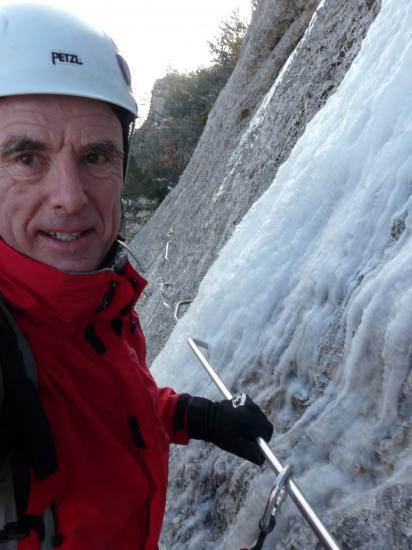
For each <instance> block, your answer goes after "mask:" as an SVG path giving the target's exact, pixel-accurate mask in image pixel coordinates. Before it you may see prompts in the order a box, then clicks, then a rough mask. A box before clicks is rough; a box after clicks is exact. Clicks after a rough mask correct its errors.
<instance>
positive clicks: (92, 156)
mask: <svg viewBox="0 0 412 550" xmlns="http://www.w3.org/2000/svg"><path fill="white" fill-rule="evenodd" d="M105 160H107V159H106V158H105V157H104V155H102V154H101V153H96V152H94V151H93V152H91V153H88V154H87V156H86V161H87V162H88V163H89V164H101V163H102V162H104V161H105Z"/></svg>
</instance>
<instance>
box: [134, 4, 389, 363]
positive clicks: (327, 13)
mask: <svg viewBox="0 0 412 550" xmlns="http://www.w3.org/2000/svg"><path fill="white" fill-rule="evenodd" d="M318 7H319V10H318V12H317V15H316V17H315V18H314V19H312V17H313V15H314V13H315V10H316V9H317V8H318ZM379 7H380V1H379V0H353V1H351V2H347V0H326V1H322V2H319V0H262V2H261V4H260V5H259V7H258V9H257V11H256V13H255V15H254V18H253V21H252V24H251V27H250V29H249V32H248V34H247V36H246V40H245V44H244V47H243V50H242V53H241V56H240V59H239V61H238V64H237V66H236V68H235V70H234V72H233V74H232V76H231V78H230V79H229V81H228V83H227V85H226V87H225V88H224V90H223V91H222V92H221V94H220V96H219V98H218V100H217V102H216V104H215V107H214V109H213V110H212V112H211V114H210V116H209V120H208V123H207V125H206V128H205V131H204V133H203V135H202V137H201V139H200V142H199V144H198V147H197V149H196V151H195V153H194V155H193V157H192V160H191V162H190V163H189V165H188V167H187V169H186V170H185V172H184V174H183V175H182V176H181V178H180V181H179V184H178V185H177V187H176V189H175V190H174V191H173V192H172V193H170V194H169V195H168V196H167V197H166V199H165V200H164V202H163V203H162V204H161V206H160V207H159V209H158V210H157V211H156V213H155V214H154V216H153V217H152V218H151V220H150V221H149V223H147V224H146V226H145V227H144V228H143V229H142V230H141V231H140V232H139V233H138V235H137V236H136V238H135V239H134V240H133V241H132V243H131V246H132V248H133V249H134V250H135V252H136V254H137V256H138V257H139V259H140V261H141V263H142V264H144V265H146V266H150V269H149V270H148V273H147V274H146V276H148V277H149V279H150V281H151V283H152V284H151V285H149V288H148V290H147V292H146V293H145V295H144V296H143V298H142V301H141V303H140V306H139V314H140V317H141V322H142V326H143V329H144V331H145V333H146V337H147V341H148V361H149V363H150V362H151V360H152V359H153V358H154V357H155V356H156V355H157V353H158V352H159V350H160V349H161V348H162V346H163V345H164V343H165V342H166V340H167V338H168V336H169V334H170V332H171V330H172V328H173V326H174V324H175V321H174V320H173V316H172V314H171V311H170V310H167V309H166V308H164V307H163V305H162V303H161V294H160V292H159V288H158V286H157V284H156V281H158V280H159V278H160V282H163V283H167V284H170V285H174V286H166V287H164V293H165V298H166V301H167V302H168V303H169V304H174V303H176V302H177V301H179V300H184V299H192V298H194V297H195V296H196V293H197V289H198V286H199V284H200V282H201V280H202V278H203V276H204V275H205V273H206V272H207V270H208V268H209V267H210V265H211V264H212V263H213V261H214V260H215V259H216V257H217V255H218V253H219V250H220V249H221V247H222V246H223V244H224V243H225V242H226V241H227V240H228V238H229V237H230V236H231V234H232V232H233V230H234V229H235V227H236V225H237V224H238V223H239V222H240V220H241V219H242V217H243V216H244V214H245V213H246V212H247V211H248V210H249V208H250V206H251V205H252V204H253V203H254V202H255V200H256V199H257V198H258V197H259V196H260V195H261V194H262V193H263V192H264V191H265V190H266V189H267V188H268V186H269V185H270V183H271V182H272V181H273V179H274V177H275V175H276V173H277V170H278V168H279V166H280V165H281V164H282V163H283V162H284V161H285V159H287V157H288V155H289V153H290V151H291V149H292V148H293V146H294V145H295V143H296V141H297V139H298V138H299V136H300V135H302V133H303V131H304V129H305V126H306V124H307V123H308V122H309V121H310V120H311V118H312V117H313V116H314V114H315V113H316V112H317V111H318V110H319V109H320V108H321V107H322V105H324V104H325V102H326V101H327V99H328V97H330V96H331V95H332V94H333V93H334V91H335V90H336V88H337V86H338V85H339V83H340V82H341V80H342V79H343V77H344V75H345V73H346V71H347V70H348V67H349V66H350V65H351V63H352V61H353V59H354V57H355V56H356V54H357V53H358V51H359V48H360V45H361V42H362V39H363V37H364V36H365V34H366V32H367V30H368V28H369V25H370V23H371V21H372V20H373V19H374V17H375V16H376V14H377V12H378V11H379ZM310 22H311V24H310V26H309V23H310ZM281 71H282V78H278V76H279V73H280V72H281ZM275 82H276V83H275ZM252 121H253V123H252ZM240 158H241V159H242V160H241V162H240ZM167 242H169V247H168V258H169V260H168V261H167V260H165V258H164V252H165V247H166V244H167Z"/></svg>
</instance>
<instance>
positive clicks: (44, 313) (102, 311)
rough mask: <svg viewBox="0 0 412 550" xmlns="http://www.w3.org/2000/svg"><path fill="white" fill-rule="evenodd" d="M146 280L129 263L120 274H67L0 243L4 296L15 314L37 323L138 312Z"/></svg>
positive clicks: (112, 271) (103, 271) (106, 270)
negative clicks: (138, 301)
mask: <svg viewBox="0 0 412 550" xmlns="http://www.w3.org/2000/svg"><path fill="white" fill-rule="evenodd" d="M145 286H146V281H145V279H143V277H141V276H140V275H139V274H138V273H137V272H136V271H135V270H134V269H133V268H132V266H131V265H130V263H129V262H128V261H126V262H125V264H124V266H122V269H121V272H118V267H117V269H114V268H113V267H104V268H102V269H100V270H98V271H95V272H92V273H66V272H63V271H59V270H58V269H56V268H54V267H51V266H49V265H47V264H44V263H41V262H39V261H37V260H33V259H32V258H29V257H27V256H24V255H23V254H21V253H20V252H17V251H16V250H14V249H13V248H11V247H10V246H8V245H7V244H6V243H5V242H4V241H3V240H1V239H0V292H1V293H2V294H3V296H4V298H5V300H6V302H7V303H8V304H9V306H10V307H11V309H12V311H13V310H14V311H15V312H16V313H20V314H22V315H24V316H25V317H27V316H28V317H33V320H35V321H38V320H41V321H42V322H43V321H47V323H48V322H51V323H57V324H59V323H63V324H66V323H71V322H72V321H75V320H78V319H81V318H83V317H86V318H90V315H91V314H94V313H95V314H98V315H99V316H101V317H102V318H104V317H107V318H108V319H109V318H110V319H112V318H113V317H114V316H116V315H119V313H120V312H121V311H124V310H125V308H126V307H128V308H129V309H131V308H133V306H134V305H135V303H136V301H137V299H138V297H139V296H140V294H141V293H142V291H143V289H144V287H145Z"/></svg>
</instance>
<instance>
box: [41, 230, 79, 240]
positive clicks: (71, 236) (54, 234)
mask: <svg viewBox="0 0 412 550" xmlns="http://www.w3.org/2000/svg"><path fill="white" fill-rule="evenodd" d="M42 233H43V235H46V236H47V237H51V238H52V239H56V240H57V241H64V242H70V241H75V240H76V239H78V238H80V237H81V236H82V235H83V233H85V232H84V231H77V232H76V233H62V232H60V231H42Z"/></svg>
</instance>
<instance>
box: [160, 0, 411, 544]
mask: <svg viewBox="0 0 412 550" xmlns="http://www.w3.org/2000/svg"><path fill="white" fill-rule="evenodd" d="M382 4H383V5H382V9H381V12H380V13H379V15H378V16H377V18H376V20H375V22H374V23H373V24H372V26H371V28H370V30H369V32H368V35H367V37H366V39H365V40H364V42H363V44H362V48H361V51H360V53H359V55H358V56H357V58H356V60H355V62H354V63H353V65H352V67H351V68H350V70H349V72H348V73H347V75H346V77H345V79H344V81H343V83H342V84H341V85H340V87H339V89H338V91H337V92H336V93H335V94H334V95H333V96H332V97H331V98H330V99H329V101H328V102H327V104H326V105H325V107H324V108H323V109H322V110H321V111H320V112H319V113H318V114H317V115H316V116H315V118H314V119H313V120H312V121H311V122H310V124H308V126H307V127H306V131H305V133H304V135H303V136H302V137H301V139H300V140H299V141H298V143H297V144H296V146H295V148H294V149H293V151H292V153H291V155H290V157H289V158H288V160H287V161H286V162H285V163H284V164H283V166H282V167H281V168H280V169H279V171H278V174H277V176H276V178H275V180H274V181H273V183H272V185H271V187H270V188H269V189H268V191H267V192H266V193H265V194H264V195H263V196H262V197H261V198H260V199H259V200H258V201H257V202H256V203H255V205H254V206H253V207H252V208H251V210H250V211H249V212H248V214H247V215H246V216H245V217H244V219H243V221H242V222H241V224H240V225H239V226H238V227H237V229H236V231H235V233H234V234H233V236H232V238H231V239H230V240H229V242H228V243H227V244H226V246H225V247H224V248H223V250H222V251H221V253H220V255H219V257H218V259H217V260H216V262H215V263H214V265H213V266H212V268H211V269H210V270H209V272H208V273H207V275H206V277H205V278H204V280H203V282H202V284H201V286H200V289H199V293H198V296H197V298H196V300H195V301H194V303H193V304H192V306H191V307H190V310H189V312H188V313H187V314H186V315H185V316H184V317H183V318H182V320H181V321H179V323H178V324H177V326H176V328H175V330H174V332H173V334H172V336H171V338H170V339H169V341H168V343H167V345H166V346H165V348H164V349H163V351H162V352H161V353H160V355H159V356H158V357H157V359H156V361H155V363H154V365H153V368H152V372H153V374H154V376H155V378H156V380H157V382H158V383H159V385H170V386H172V387H174V388H175V389H176V390H178V391H185V392H190V393H192V394H196V395H203V396H206V397H210V398H213V399H220V395H219V393H218V392H217V390H216V388H215V387H214V386H213V385H212V383H211V382H210V381H209V379H208V378H207V376H206V374H205V373H204V371H203V370H202V369H201V367H200V366H199V365H198V364H197V362H196V359H195V358H194V356H193V355H192V353H191V352H190V350H189V349H188V347H187V345H186V340H187V338H189V337H198V338H201V339H202V340H205V341H207V342H208V343H209V345H210V349H211V355H210V362H211V364H212V365H213V366H214V367H215V369H216V371H217V372H218V373H219V375H220V377H221V378H222V379H223V380H224V382H225V383H226V385H227V386H228V387H229V388H230V389H231V390H232V391H236V390H241V389H242V390H245V391H247V392H248V393H249V394H250V396H251V397H252V398H253V399H254V400H255V401H256V402H257V403H258V404H260V405H261V406H262V407H263V408H264V409H265V411H266V412H267V413H268V414H269V417H270V418H271V420H272V421H273V422H274V424H275V435H274V437H273V440H272V442H271V447H272V449H273V450H274V452H275V453H277V454H279V456H280V457H281V458H282V460H283V461H284V462H291V463H293V464H294V467H295V474H296V475H295V477H296V479H297V481H298V483H299V485H300V487H301V488H302V490H303V492H304V493H305V496H306V497H307V499H308V501H309V502H310V503H311V504H312V505H313V506H314V508H315V509H316V510H317V511H318V513H319V515H320V516H321V517H322V518H323V519H324V520H325V523H327V525H329V526H330V527H332V526H333V522H334V518H335V517H336V516H335V515H334V514H336V513H337V511H338V510H339V509H343V510H344V509H348V508H350V507H351V508H352V509H353V508H356V506H357V504H358V502H359V501H360V500H361V499H362V498H367V497H368V495H373V494H374V493H375V492H376V491H379V489H380V488H381V487H383V486H388V485H390V484H395V483H397V482H401V481H402V480H409V481H411V480H412V449H411V447H412V444H411V441H412V439H411V411H412V374H411V359H412V242H411V241H412V239H411V234H412V31H411V29H412V4H411V2H410V0H383V2H382ZM259 116H260V117H262V116H264V114H263V115H262V112H261V111H260V112H259ZM239 154H240V155H241V151H240V153H239ZM239 162H240V163H241V162H242V160H241V157H240V159H239ZM171 478H172V479H171V501H170V511H169V516H168V517H169V518H170V519H169V520H167V521H166V530H167V529H171V526H170V521H171V518H172V517H173V521H174V527H173V529H174V532H173V536H172V535H171V540H173V544H172V547H175V548H179V549H183V548H188V549H191V548H202V549H208V548H213V549H217V548H221V549H222V548H227V549H229V548H230V549H236V548H240V547H241V546H242V545H243V546H244V545H246V544H250V543H251V542H252V541H253V539H254V537H255V535H256V532H257V522H258V520H259V518H260V516H261V513H262V511H263V506H264V501H265V499H266V497H267V492H268V491H269V488H270V485H271V483H272V480H273V474H272V472H271V471H270V470H269V469H268V468H266V469H262V470H259V469H257V468H255V467H254V466H251V465H248V464H243V463H241V461H240V459H237V458H232V457H229V456H227V455H224V453H223V452H222V451H220V450H218V449H212V448H211V447H210V446H207V445H206V444H202V443H192V444H191V445H190V446H189V447H187V448H181V449H177V451H176V453H175V454H174V456H173V459H172V467H171ZM295 514H297V512H296V508H295V507H294V506H293V504H289V505H288V506H287V507H286V508H285V513H284V514H282V517H283V521H282V522H281V523H280V524H279V526H278V527H277V528H276V529H275V531H274V532H273V534H272V535H271V538H270V539H269V540H270V541H271V543H269V544H268V548H269V547H270V548H273V546H274V544H275V542H276V541H278V540H279V537H280V536H281V535H282V533H283V532H284V531H285V529H286V528H287V523H288V521H289V520H291V518H292V517H294V515H295ZM337 542H338V543H339V540H338V541H337ZM174 545H175V546H174Z"/></svg>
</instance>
